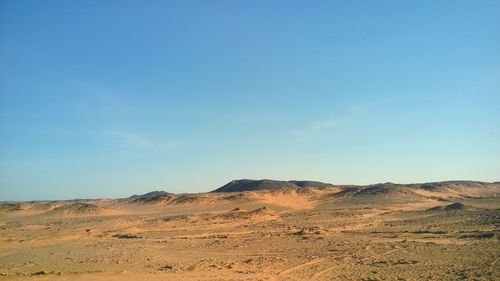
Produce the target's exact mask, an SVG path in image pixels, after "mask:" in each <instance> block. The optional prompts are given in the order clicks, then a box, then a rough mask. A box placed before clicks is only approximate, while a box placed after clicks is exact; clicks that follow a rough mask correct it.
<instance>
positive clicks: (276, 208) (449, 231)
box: [0, 186, 500, 280]
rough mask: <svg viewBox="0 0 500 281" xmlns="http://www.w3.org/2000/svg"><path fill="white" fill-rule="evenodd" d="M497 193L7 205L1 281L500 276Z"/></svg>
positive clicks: (263, 194) (279, 193)
mask: <svg viewBox="0 0 500 281" xmlns="http://www.w3.org/2000/svg"><path fill="white" fill-rule="evenodd" d="M498 191H499V189H498V187H495V186H493V187H491V186H489V187H488V190H487V192H486V193H484V192H483V193H481V191H480V190H479V191H478V190H477V189H473V190H472V189H471V190H467V189H464V190H459V189H458V188H452V190H448V191H447V190H446V189H445V188H443V189H440V190H437V191H432V190H414V191H411V192H410V193H408V192H407V191H406V190H403V191H402V190H399V189H396V190H392V189H390V188H389V190H384V191H383V192H381V191H380V190H379V188H378V187H376V188H373V189H371V190H368V191H365V192H363V193H355V192H352V191H349V192H345V191H344V192H342V189H341V188H337V187H335V188H307V189H286V190H273V191H249V192H237V193H202V194H184V195H172V194H168V195H165V196H164V197H159V198H156V199H154V200H150V199H148V200H147V201H144V202H143V201H137V200H133V199H122V200H85V201H83V202H82V201H57V202H32V203H9V204H11V205H9V204H7V203H3V204H1V206H0V207H1V208H0V280H500V270H499V269H500V262H499V261H498V260H499V257H500V243H499V237H500V231H499V229H500V228H499V226H500V212H499V207H500V199H499V198H498V197H495V194H494V193H495V192H498ZM492 192H493V195H492ZM471 195H474V196H471ZM457 202H458V203H460V205H452V204H453V203H457ZM16 204H17V205H16ZM449 205H451V206H450V207H446V206H449ZM436 207H438V208H436Z"/></svg>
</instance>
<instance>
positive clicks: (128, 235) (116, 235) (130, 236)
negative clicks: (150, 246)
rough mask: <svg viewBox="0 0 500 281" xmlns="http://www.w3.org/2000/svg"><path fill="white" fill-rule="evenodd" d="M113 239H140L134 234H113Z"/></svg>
mask: <svg viewBox="0 0 500 281" xmlns="http://www.w3.org/2000/svg"><path fill="white" fill-rule="evenodd" d="M113 237H116V238H120V239H137V238H142V237H141V236H138V235H135V234H115V235H113Z"/></svg>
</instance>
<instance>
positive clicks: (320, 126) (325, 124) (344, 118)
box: [294, 106, 363, 138]
mask: <svg viewBox="0 0 500 281" xmlns="http://www.w3.org/2000/svg"><path fill="white" fill-rule="evenodd" d="M362 111H363V107H362V106H352V107H349V108H348V109H347V110H346V111H345V113H344V114H343V115H341V116H337V117H332V118H325V119H319V120H316V121H314V122H312V123H310V124H309V125H307V126H305V127H303V128H301V129H299V130H297V131H295V132H294V135H295V137H298V138H304V137H308V136H311V135H313V134H316V133H319V132H322V131H325V130H331V129H333V128H335V127H338V126H340V125H342V124H344V123H346V122H348V121H349V120H350V119H352V118H353V117H354V116H355V115H357V114H359V113H360V112H362Z"/></svg>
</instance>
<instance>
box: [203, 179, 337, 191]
mask: <svg viewBox="0 0 500 281" xmlns="http://www.w3.org/2000/svg"><path fill="white" fill-rule="evenodd" d="M331 186H333V185H331V184H328V183H323V182H317V181H294V180H292V181H275V180H267V179H264V180H248V179H243V180H233V181H231V182H229V183H227V184H226V185H224V186H222V187H220V188H217V189H216V190H214V191H211V192H241V191H255V190H270V189H281V188H306V187H331Z"/></svg>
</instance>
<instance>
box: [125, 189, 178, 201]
mask: <svg viewBox="0 0 500 281" xmlns="http://www.w3.org/2000/svg"><path fill="white" fill-rule="evenodd" d="M166 195H173V193H169V192H166V191H151V192H148V193H145V194H141V195H132V196H130V197H129V199H132V200H147V199H152V198H158V197H161V196H166Z"/></svg>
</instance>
